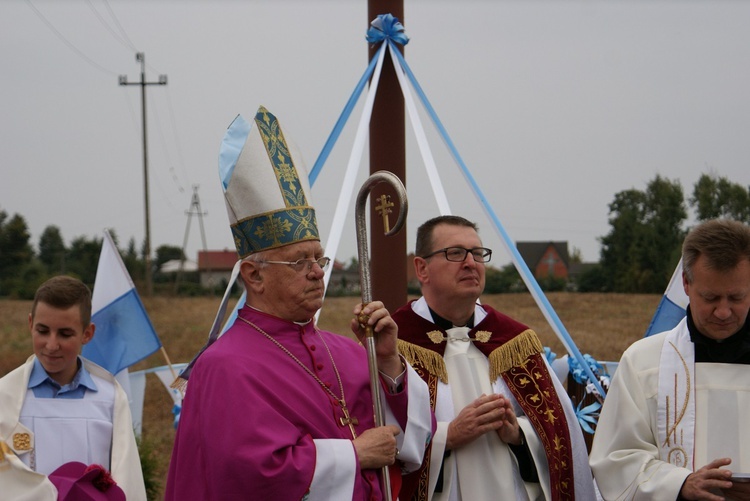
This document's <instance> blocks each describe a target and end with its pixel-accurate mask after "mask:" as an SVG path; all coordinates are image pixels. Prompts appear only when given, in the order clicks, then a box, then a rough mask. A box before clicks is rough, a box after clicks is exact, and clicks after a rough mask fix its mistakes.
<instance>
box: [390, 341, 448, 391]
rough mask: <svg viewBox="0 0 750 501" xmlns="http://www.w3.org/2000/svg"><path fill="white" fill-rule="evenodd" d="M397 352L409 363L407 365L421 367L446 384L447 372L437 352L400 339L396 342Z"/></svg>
mask: <svg viewBox="0 0 750 501" xmlns="http://www.w3.org/2000/svg"><path fill="white" fill-rule="evenodd" d="M398 351H399V353H401V354H402V355H403V356H404V358H405V359H406V361H407V362H409V365H412V366H414V365H419V366H422V367H424V369H425V370H426V371H427V372H429V373H430V374H432V375H433V376H436V377H437V378H438V379H440V381H442V382H443V383H447V382H448V371H447V370H446V368H445V361H444V360H443V357H441V356H440V354H438V353H437V352H434V351H432V350H428V349H427V348H422V347H421V346H417V345H416V344H412V343H409V342H406V341H403V340H401V339H399V340H398Z"/></svg>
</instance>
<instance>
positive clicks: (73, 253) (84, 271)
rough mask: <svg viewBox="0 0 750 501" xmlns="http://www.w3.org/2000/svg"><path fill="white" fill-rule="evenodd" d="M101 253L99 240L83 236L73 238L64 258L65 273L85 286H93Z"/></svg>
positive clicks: (100, 241)
mask: <svg viewBox="0 0 750 501" xmlns="http://www.w3.org/2000/svg"><path fill="white" fill-rule="evenodd" d="M101 253H102V239H101V238H96V237H94V238H92V239H91V240H89V239H87V238H86V237H84V236H80V237H77V238H75V239H74V240H73V241H72V242H71V243H70V248H69V249H68V253H67V255H66V257H65V262H66V265H67V269H68V270H67V273H69V274H71V275H75V276H77V277H78V278H80V279H81V281H83V282H84V283H85V284H88V285H89V286H93V285H94V281H95V280H96V267H97V266H98V264H99V256H100V255H101Z"/></svg>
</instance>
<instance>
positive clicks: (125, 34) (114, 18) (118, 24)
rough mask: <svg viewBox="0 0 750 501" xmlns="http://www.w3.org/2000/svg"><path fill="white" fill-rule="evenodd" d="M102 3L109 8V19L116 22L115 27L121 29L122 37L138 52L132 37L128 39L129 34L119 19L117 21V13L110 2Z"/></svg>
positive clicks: (104, 0) (105, 0)
mask: <svg viewBox="0 0 750 501" xmlns="http://www.w3.org/2000/svg"><path fill="white" fill-rule="evenodd" d="M102 2H104V5H105V6H106V7H107V10H108V11H109V17H111V18H112V21H114V23H115V25H116V26H117V27H118V28H119V30H120V33H121V34H122V37H123V38H124V39H125V40H126V41H127V43H128V45H129V46H130V48H131V49H133V50H134V51H136V48H135V44H134V43H133V42H132V41H131V40H130V37H128V34H127V33H126V32H125V30H124V29H123V27H122V25H121V24H120V21H119V19H117V16H116V15H115V11H114V10H112V7H110V5H109V2H108V1H107V0H102ZM136 52H137V51H136Z"/></svg>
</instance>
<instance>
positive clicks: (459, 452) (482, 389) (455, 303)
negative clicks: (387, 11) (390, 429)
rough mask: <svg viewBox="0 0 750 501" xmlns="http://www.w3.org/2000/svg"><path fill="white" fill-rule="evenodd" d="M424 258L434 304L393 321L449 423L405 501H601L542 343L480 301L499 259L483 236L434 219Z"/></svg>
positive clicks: (422, 234)
mask: <svg viewBox="0 0 750 501" xmlns="http://www.w3.org/2000/svg"><path fill="white" fill-rule="evenodd" d="M415 255H416V257H415V258H414V269H415V272H416V276H417V278H418V279H419V282H420V284H421V286H422V294H423V296H422V297H421V298H420V299H418V300H416V301H411V302H410V303H408V304H407V305H405V306H403V307H402V308H400V309H399V310H398V311H397V312H396V313H394V315H393V318H394V320H395V321H396V323H397V324H398V327H399V341H398V344H399V350H400V351H401V353H403V354H404V355H405V356H406V358H407V360H408V361H409V363H410V364H412V365H413V367H414V369H415V370H416V371H417V373H418V374H419V375H420V376H421V377H422V378H423V379H424V380H425V381H426V382H427V384H428V387H429V391H430V401H431V405H432V408H433V409H434V412H435V417H436V418H437V422H438V424H437V431H436V432H435V436H434V438H433V440H432V443H431V446H430V450H429V452H428V455H427V457H426V458H425V461H424V463H423V465H422V467H421V468H420V470H419V471H417V472H415V473H412V474H411V475H408V476H407V477H405V478H404V483H403V487H402V490H401V495H400V499H401V501H407V500H410V499H411V500H419V501H422V500H425V501H426V500H441V501H442V500H450V501H461V500H463V501H474V500H482V499H513V500H537V499H550V500H573V499H587V500H588V499H596V495H595V491H594V486H593V480H592V477H591V471H590V470H589V467H588V457H587V449H586V445H585V443H584V440H583V436H582V433H581V429H580V426H579V425H578V422H577V419H576V416H575V411H574V410H573V407H572V405H571V403H570V400H569V398H568V396H567V393H566V392H565V390H564V388H563V387H562V385H561V384H560V382H559V381H558V380H557V378H556V377H555V375H554V373H553V372H552V370H551V369H550V367H549V366H548V365H547V362H546V359H545V357H544V355H543V347H542V345H541V343H540V341H539V339H538V338H537V336H536V334H535V333H534V331H532V330H531V329H530V328H529V327H527V326H525V325H523V324H522V323H520V322H517V321H515V320H513V319H512V318H510V317H508V316H506V315H504V314H502V313H500V312H498V311H496V310H494V309H493V308H490V307H489V306H484V305H481V304H479V302H478V299H479V296H480V295H481V294H482V292H483V290H484V281H485V263H487V262H488V261H489V260H490V257H491V256H492V251H491V250H490V249H487V248H485V247H483V246H482V241H481V239H480V238H479V234H478V232H477V227H476V225H475V224H474V223H472V222H470V221H468V220H466V219H464V218H462V217H458V216H441V217H437V218H433V219H431V220H429V221H427V222H426V223H424V224H423V225H422V226H420V228H419V230H418V231H417V245H416V253H415Z"/></svg>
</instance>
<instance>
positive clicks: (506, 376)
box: [394, 304, 575, 500]
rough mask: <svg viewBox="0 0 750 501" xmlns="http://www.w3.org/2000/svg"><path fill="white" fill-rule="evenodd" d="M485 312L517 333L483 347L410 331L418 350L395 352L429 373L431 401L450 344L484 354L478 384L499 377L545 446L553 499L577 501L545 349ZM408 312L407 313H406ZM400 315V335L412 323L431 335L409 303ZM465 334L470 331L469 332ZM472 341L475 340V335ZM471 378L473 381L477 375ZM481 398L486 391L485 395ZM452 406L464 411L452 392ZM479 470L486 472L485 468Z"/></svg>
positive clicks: (495, 337)
mask: <svg viewBox="0 0 750 501" xmlns="http://www.w3.org/2000/svg"><path fill="white" fill-rule="evenodd" d="M484 308H485V309H487V310H488V311H489V312H490V315H488V316H489V317H493V315H492V313H494V315H500V316H501V317H502V321H503V322H506V325H507V326H512V327H513V328H514V329H515V332H495V331H493V332H491V334H492V336H491V339H489V340H488V342H486V343H483V342H476V343H475V342H461V341H453V342H449V343H445V342H443V343H440V344H433V343H434V341H430V340H429V333H428V332H427V331H424V330H423V329H421V330H422V332H410V333H409V336H406V335H404V336H403V337H408V338H409V340H410V341H413V342H416V343H419V345H417V344H412V343H409V342H406V341H403V340H402V339H399V351H400V353H401V354H403V355H404V357H405V358H406V359H407V361H409V363H410V364H411V365H412V366H413V367H414V368H415V369H416V370H417V371H418V373H419V374H420V375H423V374H424V373H425V372H427V373H429V374H430V375H431V376H432V377H430V378H428V379H426V381H427V382H428V386H429V387H430V397H431V400H433V398H434V397H433V387H434V386H435V385H436V384H437V380H438V379H439V380H441V381H443V382H445V383H447V382H448V373H449V372H451V371H449V370H447V369H446V365H447V360H444V359H443V357H442V356H441V354H442V353H441V352H442V351H443V350H445V357H446V358H447V357H448V355H449V346H450V345H452V344H466V345H471V346H472V348H475V349H477V350H479V351H481V352H482V353H484V355H485V356H486V357H487V361H488V363H487V366H486V367H487V369H486V370H487V372H486V373H488V374H489V377H488V378H487V377H484V376H482V378H481V379H482V381H485V380H486V383H487V384H489V385H491V383H492V382H493V381H495V380H496V379H497V378H498V377H502V378H503V380H504V382H505V383H506V385H507V386H508V388H509V389H510V391H511V393H512V394H513V396H514V397H515V398H516V400H517V401H518V404H519V405H520V406H521V408H522V409H523V411H524V413H525V415H526V417H527V418H528V419H529V422H530V423H531V425H532V426H533V427H534V430H535V431H536V433H537V435H538V436H539V438H540V440H541V442H542V444H543V446H544V450H545V454H546V456H547V461H548V464H549V474H550V490H551V492H550V496H551V499H553V500H561V499H575V487H574V484H575V482H574V480H575V479H574V463H573V451H572V444H571V438H570V430H569V428H568V423H567V420H566V418H565V411H564V409H563V406H562V404H561V403H560V398H558V395H557V392H556V391H555V387H554V383H553V381H552V377H551V375H550V373H549V371H548V370H547V366H546V365H545V363H544V358H543V356H542V353H543V351H544V348H543V346H542V344H541V342H540V341H539V338H538V337H537V336H536V334H535V333H534V332H533V331H532V330H530V329H528V328H527V327H526V326H524V325H522V324H520V323H518V322H515V321H512V319H509V317H504V316H502V315H501V314H499V313H497V312H493V311H492V310H491V309H490V308H488V307H486V306H485V307H484ZM407 309H408V313H406V311H407ZM403 310H404V311H405V312H402V311H401V310H399V311H398V312H396V314H395V315H394V319H395V320H396V322H397V323H398V324H399V328H400V329H403V330H404V333H405V334H406V332H407V331H410V330H411V329H414V328H415V327H417V326H416V325H414V322H418V323H419V324H420V327H421V326H422V325H424V326H427V325H428V324H429V325H430V326H431V330H434V329H435V326H434V324H431V323H429V322H427V320H425V319H423V318H421V317H419V316H418V315H416V314H414V313H413V312H412V311H410V310H411V305H410V304H408V305H406V306H404V307H403ZM410 313H411V314H413V315H414V316H415V317H417V318H415V319H413V320H412V321H406V320H407V318H405V317H406V316H407V315H408V314H410ZM402 320H403V321H404V322H402ZM488 320H489V319H488ZM423 323H424V324H423ZM406 324H411V325H408V327H409V329H407V328H405V327H406ZM480 328H486V326H485V322H484V321H482V322H480V323H479V324H477V326H476V327H475V329H472V331H471V332H474V331H477V330H478V329H480ZM523 329H525V330H523ZM451 331H456V329H451ZM466 331H467V332H469V330H468V329H466ZM480 332H485V331H480ZM425 334H427V335H425ZM400 337H401V334H400ZM476 337H477V338H478V336H476ZM428 343H429V344H428ZM420 345H421V346H420ZM420 366H421V367H420ZM472 377H473V378H477V375H474V376H472ZM453 386H454V385H453V384H451V389H452V392H453V391H454V390H453ZM490 391H491V386H490ZM485 393H488V392H486V391H485ZM477 396H478V395H477ZM467 398H468V396H467ZM474 398H475V397H474ZM471 400H473V398H470V400H469V401H471ZM454 404H455V405H456V412H458V411H459V410H460V409H461V408H463V406H460V407H459V406H458V403H456V400H455V393H454ZM433 408H434V403H433ZM498 440H499V438H498ZM432 460H436V458H432ZM485 468H486V466H485ZM483 470H484V471H486V469H484V468H483ZM420 480H421V481H420V482H419V483H420V485H419V487H418V491H421V490H423V489H425V488H426V477H425V475H424V473H422V475H421V478H420ZM424 499H426V497H425V498H424ZM464 499H471V498H464Z"/></svg>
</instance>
